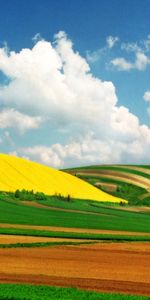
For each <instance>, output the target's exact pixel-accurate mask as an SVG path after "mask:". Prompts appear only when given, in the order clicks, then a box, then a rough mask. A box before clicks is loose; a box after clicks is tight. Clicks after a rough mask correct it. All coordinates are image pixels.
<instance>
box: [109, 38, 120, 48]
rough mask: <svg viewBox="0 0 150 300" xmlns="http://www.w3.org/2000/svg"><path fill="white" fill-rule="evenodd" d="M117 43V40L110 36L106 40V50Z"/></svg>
mask: <svg viewBox="0 0 150 300" xmlns="http://www.w3.org/2000/svg"><path fill="white" fill-rule="evenodd" d="M118 41H119V38H118V37H117V36H111V35H110V36H108V37H107V38H106V42H107V45H108V48H110V49H111V48H113V47H114V46H115V44H116V43H117V42H118Z"/></svg>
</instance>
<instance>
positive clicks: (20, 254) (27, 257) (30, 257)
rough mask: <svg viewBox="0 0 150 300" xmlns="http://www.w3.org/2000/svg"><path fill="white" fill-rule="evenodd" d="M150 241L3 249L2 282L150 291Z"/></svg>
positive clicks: (113, 290) (0, 263)
mask: <svg viewBox="0 0 150 300" xmlns="http://www.w3.org/2000/svg"><path fill="white" fill-rule="evenodd" d="M149 266H150V243H104V244H102V243H101V244H97V245H89V246H88V245H86V246H83V245H82V246H58V247H53V248H40V249H39V248H19V249H0V282H26V283H27V282H28V283H35V284H49V285H58V286H74V287H80V288H83V289H90V290H97V291H109V292H123V293H130V294H141V295H150V273H149Z"/></svg>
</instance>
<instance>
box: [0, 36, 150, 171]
mask: <svg viewBox="0 0 150 300" xmlns="http://www.w3.org/2000/svg"><path fill="white" fill-rule="evenodd" d="M38 39H39V35H38ZM109 42H110V46H111V45H112V43H114V42H117V40H112V41H109ZM112 46H113V45H112ZM139 61H140V62H139ZM122 63H124V65H126V64H125V62H122ZM138 63H139V65H138V67H139V68H144V66H145V60H144V58H141V59H140V60H138ZM136 64H137V62H136ZM126 68H127V65H126ZM0 71H1V72H3V74H4V75H5V76H6V77H7V78H8V79H9V80H8V83H7V84H5V85H1V86H0V107H1V111H0V128H1V129H6V128H7V130H8V129H9V128H10V127H11V128H14V129H15V131H16V132H22V134H23V133H24V131H27V130H31V129H32V130H33V129H35V128H36V131H35V133H34V134H38V128H40V126H42V123H43V122H45V123H46V124H47V125H48V128H50V131H51V132H57V140H58V142H57V143H55V144H52V142H51V140H49V136H50V133H51V132H50V133H49V134H47V144H49V146H46V145H44V144H43V143H42V142H41V144H38V145H34V146H32V147H31V145H30V140H29V141H28V145H27V147H24V148H22V147H20V145H18V146H16V149H14V153H15V154H17V155H21V156H27V157H29V158H31V159H33V160H37V161H40V162H42V163H45V164H48V165H51V166H54V167H57V168H60V167H64V166H73V165H81V164H95V163H119V162H121V163H139V162H140V163H143V162H145V163H148V162H150V153H149V147H150V128H148V126H146V125H141V124H140V122H139V119H138V118H137V117H136V116H135V115H133V114H132V113H130V112H129V110H128V108H126V107H124V106H121V107H119V106H118V104H117V102H118V101H117V96H116V92H115V86H114V84H113V83H112V82H108V81H102V80H100V79H99V78H95V77H94V76H93V75H92V73H91V71H90V67H89V65H88V63H87V61H86V59H85V58H83V57H81V55H80V54H79V53H78V52H76V51H74V49H73V44H72V42H71V40H70V39H68V37H67V36H66V34H65V33H64V32H59V33H58V34H57V35H55V40H54V42H53V43H50V42H48V41H45V40H42V39H41V40H37V41H36V40H35V45H34V46H33V48H32V49H22V50H21V51H20V52H18V53H17V52H14V51H8V49H5V48H1V49H0ZM61 131H64V132H66V133H65V140H64V142H62V139H61V138H60V135H61ZM66 140H67V142H66ZM41 141H42V137H41ZM60 141H61V142H60ZM8 152H9V149H8Z"/></svg>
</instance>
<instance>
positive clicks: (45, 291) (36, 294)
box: [0, 284, 150, 300]
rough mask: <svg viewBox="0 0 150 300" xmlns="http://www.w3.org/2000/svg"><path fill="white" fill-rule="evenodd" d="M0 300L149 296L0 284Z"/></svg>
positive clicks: (114, 299) (136, 298)
mask: <svg viewBox="0 0 150 300" xmlns="http://www.w3.org/2000/svg"><path fill="white" fill-rule="evenodd" d="M0 299H1V300H149V299H150V297H149V296H147V297H146V296H145V297H144V296H130V295H121V294H107V293H97V292H88V291H83V290H79V289H76V288H59V287H50V286H33V285H25V284H24V285H23V284H20V285H19V284H0Z"/></svg>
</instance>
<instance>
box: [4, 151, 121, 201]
mask: <svg viewBox="0 0 150 300" xmlns="http://www.w3.org/2000/svg"><path fill="white" fill-rule="evenodd" d="M0 170H1V173H0V191H5V192H6V191H8V192H15V191H16V190H17V189H18V190H22V189H25V190H29V191H31V190H33V191H34V192H43V193H45V194H47V195H56V194H61V195H62V196H65V197H68V198H70V197H71V198H79V199H80V198H81V199H89V200H97V201H104V202H105V201H111V202H118V203H119V202H120V201H123V200H122V199H118V198H117V197H114V196H111V195H108V194H107V193H105V192H103V191H100V190H98V189H96V188H95V187H93V186H92V185H89V184H88V183H86V182H85V181H82V180H80V179H78V178H76V177H74V176H71V175H70V174H67V173H63V172H61V171H58V170H54V169H52V168H49V167H47V166H44V165H41V164H38V163H34V162H31V161H29V160H25V159H22V158H17V157H15V156H10V155H6V154H0Z"/></svg>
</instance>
